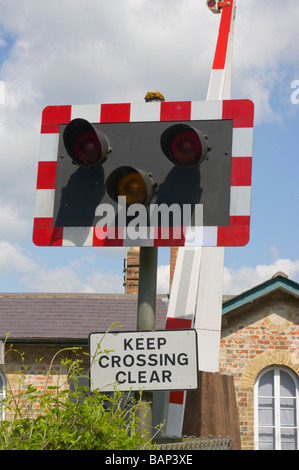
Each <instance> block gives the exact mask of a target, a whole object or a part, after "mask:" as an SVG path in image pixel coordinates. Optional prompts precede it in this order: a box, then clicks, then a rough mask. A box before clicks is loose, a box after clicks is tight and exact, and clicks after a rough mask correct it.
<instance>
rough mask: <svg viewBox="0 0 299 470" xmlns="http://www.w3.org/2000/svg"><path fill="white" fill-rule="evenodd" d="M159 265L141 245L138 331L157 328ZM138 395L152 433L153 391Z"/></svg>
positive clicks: (143, 427)
mask: <svg viewBox="0 0 299 470" xmlns="http://www.w3.org/2000/svg"><path fill="white" fill-rule="evenodd" d="M145 101H146V102H151V101H164V97H163V95H161V94H160V93H156V92H154V93H148V94H147V95H146V97H145ZM157 266H158V247H155V246H142V247H140V259H139V283H138V310H137V331H154V330H155V329H156V297H157ZM138 397H139V399H140V400H141V402H142V403H144V405H145V406H144V407H143V408H142V409H140V410H138V412H137V417H138V418H139V419H140V425H139V432H140V434H141V435H142V434H144V433H149V434H150V435H151V434H152V424H153V412H152V402H153V393H152V392H147V391H143V392H142V394H141V396H140V394H139V393H138ZM136 398H137V397H136Z"/></svg>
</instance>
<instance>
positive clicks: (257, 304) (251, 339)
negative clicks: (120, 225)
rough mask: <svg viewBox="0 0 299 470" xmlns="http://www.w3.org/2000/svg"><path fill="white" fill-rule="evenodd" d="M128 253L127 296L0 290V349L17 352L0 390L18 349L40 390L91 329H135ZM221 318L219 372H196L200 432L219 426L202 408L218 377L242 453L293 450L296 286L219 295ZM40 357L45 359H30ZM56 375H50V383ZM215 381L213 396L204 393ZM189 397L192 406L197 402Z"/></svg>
mask: <svg viewBox="0 0 299 470" xmlns="http://www.w3.org/2000/svg"><path fill="white" fill-rule="evenodd" d="M132 253H133V258H134V259H133V263H132V264H133V270H134V272H133V274H132V275H131V274H130V256H128V258H127V260H126V263H125V285H126V288H127V292H128V291H129V284H130V282H131V292H133V293H131V294H128V293H127V294H123V295H121V294H120V295H86V294H77V295H75V294H69V295H66V294H65V295H62V294H56V295H55V294H0V340H4V338H5V336H6V334H7V333H9V337H8V340H7V344H6V345H5V348H6V351H7V350H8V349H9V347H10V344H11V343H13V345H14V349H15V350H16V351H18V352H15V351H12V352H10V353H9V354H7V355H6V356H5V365H2V366H1V365H0V389H1V388H2V387H1V385H4V386H5V385H6V384H7V381H9V382H10V384H11V386H12V387H13V388H17V387H18V386H19V385H18V371H19V370H20V369H21V368H22V367H23V363H22V358H21V356H20V354H19V353H21V352H23V351H24V353H25V355H24V357H25V365H26V369H24V371H25V380H26V382H27V383H29V382H31V383H34V384H36V385H38V386H40V387H43V386H44V383H45V380H46V379H45V373H46V371H47V370H48V366H49V364H50V363H51V360H52V358H53V357H54V356H55V354H56V353H57V352H58V351H59V350H61V349H63V348H66V347H70V346H80V347H82V348H83V349H84V350H86V349H87V346H88V336H89V334H90V333H92V332H96V331H98V332H99V331H106V330H107V329H108V328H109V327H110V325H111V324H112V323H114V322H119V324H120V325H122V326H123V330H127V331H130V330H135V329H136V311H137V298H136V293H134V292H136V289H137V288H138V250H137V252H136V250H133V251H132ZM129 254H130V253H128V255H129ZM167 300H168V297H167V296H158V298H157V323H156V329H164V327H165V321H166V316H167ZM222 317H223V322H222V323H223V324H222V338H221V345H220V373H219V374H216V375H212V376H213V377H214V378H215V380H214V379H213V377H212V378H211V377H210V376H207V377H204V376H202V382H201V384H202V386H201V391H203V390H204V391H205V393H203V394H202V396H201V398H200V400H201V401H203V402H204V403H203V406H202V408H200V404H199V408H200V411H199V414H198V415H196V413H195V411H196V410H194V416H197V418H196V419H198V421H207V422H204V423H203V424H204V426H203V427H201V432H203V433H204V434H203V435H207V434H213V435H215V433H217V430H219V428H218V421H217V419H218V416H217V413H219V409H220V408H219V407H218V408H217V409H216V411H215V412H214V414H213V415H211V413H210V414H207V411H209V412H210V411H211V409H212V408H213V400H212V399H213V398H214V401H216V393H217V383H219V376H221V375H222V376H223V377H228V378H230V379H231V378H233V379H232V380H233V383H234V393H235V397H234V399H235V400H236V406H237V411H238V423H237V425H239V429H240V442H241V448H242V449H243V450H246V449H263V448H267V449H275V448H276V449H281V448H282V449H299V444H298V434H299V433H298V422H299V419H298V415H299V285H298V284H297V283H295V282H293V281H291V280H290V279H288V278H287V277H286V276H285V275H284V274H283V273H278V274H277V275H275V276H274V277H273V278H271V279H269V280H268V281H267V282H264V283H263V284H261V285H258V286H256V287H254V288H252V289H250V290H248V291H247V292H244V293H242V294H240V295H238V296H235V297H229V298H224V301H223V316H222ZM63 354H67V355H68V356H69V355H70V354H71V353H70V351H65V352H64V353H61V354H59V355H58V356H57V357H56V358H55V361H54V363H53V369H52V370H53V371H54V372H55V371H56V372H57V374H58V371H60V372H61V367H63V366H61V364H60V361H61V358H62V356H63ZM0 356H1V355H0ZM40 357H43V361H41V362H36V358H40ZM2 362H4V361H2ZM0 363H1V361H0ZM87 367H88V364H86V368H87ZM65 372H66V371H65V370H62V373H65ZM57 377H58V375H57V376H56V375H55V373H54V374H53V376H52V377H51V379H52V380H53V382H55V380H56V379H57ZM213 380H214V382H213ZM217 381H218V382H217ZM221 383H222V385H223V384H224V387H223V388H222V389H221V390H220V389H218V398H217V399H219V395H221V394H223V397H224V400H223V403H222V405H221V406H222V408H225V407H226V403H227V400H230V398H229V397H232V395H231V394H228V395H227V396H226V395H225V394H226V390H225V387H226V386H225V382H224V381H223V382H221ZM213 384H214V385H213ZM213 386H214V389H213V391H214V392H215V393H214V394H213V393H209V387H213ZM204 387H206V388H204ZM4 390H5V388H4ZM2 393H3V392H2ZM188 393H189V392H188ZM203 395H205V397H204V396H203ZM1 397H2V395H1V392H0V400H1ZM190 397H191V405H192V404H195V403H197V402H196V400H193V396H192V395H190ZM227 397H228V398H227ZM187 399H188V397H187ZM211 400H212V401H211ZM225 400H226V401H225ZM189 402H190V400H189ZM201 404H202V403H201ZM192 406H193V405H192ZM229 410H230V408H229V406H227V412H226V410H225V409H223V411H222V412H223V415H224V416H225V419H224V421H225V420H228V419H229V415H230V413H229ZM2 411H3V413H5V410H2ZM193 421H194V420H193ZM226 432H227V435H229V433H230V431H229V428H226V429H224V430H221V432H218V433H217V434H221V435H224V434H223V433H226ZM199 435H200V434H199Z"/></svg>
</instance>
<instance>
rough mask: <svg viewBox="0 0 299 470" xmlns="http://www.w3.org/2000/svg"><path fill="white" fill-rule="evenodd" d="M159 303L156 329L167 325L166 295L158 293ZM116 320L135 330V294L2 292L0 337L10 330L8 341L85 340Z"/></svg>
mask: <svg viewBox="0 0 299 470" xmlns="http://www.w3.org/2000/svg"><path fill="white" fill-rule="evenodd" d="M156 305H157V306H156V330H159V329H164V328H165V322H166V314H167V306H168V303H167V297H165V296H158V297H157V304H156ZM115 322H119V323H118V325H121V326H122V327H123V328H122V329H121V330H119V331H134V330H136V323H137V296H136V295H128V294H123V295H121V294H119V295H114V294H111V295H109V294H106V295H100V294H0V339H1V340H3V339H4V338H5V337H6V335H7V334H9V337H8V341H9V342H16V341H22V342H23V341H25V342H34V341H44V342H63V341H66V342H70V341H71V342H81V343H85V342H87V340H88V336H89V334H90V333H95V332H105V331H107V329H108V328H109V327H110V326H111V324H112V323H115ZM117 331H118V330H117Z"/></svg>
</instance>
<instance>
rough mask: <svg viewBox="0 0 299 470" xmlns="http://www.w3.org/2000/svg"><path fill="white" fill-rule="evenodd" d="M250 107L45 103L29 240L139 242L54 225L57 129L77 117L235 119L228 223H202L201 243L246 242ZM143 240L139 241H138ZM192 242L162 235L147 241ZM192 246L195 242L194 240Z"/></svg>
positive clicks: (240, 103)
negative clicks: (165, 237)
mask: <svg viewBox="0 0 299 470" xmlns="http://www.w3.org/2000/svg"><path fill="white" fill-rule="evenodd" d="M253 115H254V105H253V103H252V101H250V100H217V101H209V100H207V101H179V102H152V103H121V104H99V105H68V106H48V107H46V108H45V109H44V111H43V115H42V123H41V141H40V156H39V162H38V174H37V186H36V189H37V191H36V206H35V218H34V227H33V241H34V243H35V244H36V245H38V246H95V247H96V246H129V245H132V246H133V245H134V246H136V245H137V246H138V242H139V241H138V240H131V241H130V240H124V239H123V238H122V237H120V238H115V239H112V238H108V237H109V234H107V237H106V238H104V239H102V238H103V237H100V238H101V239H100V238H98V237H97V236H96V230H98V229H95V227H53V212H54V195H55V186H56V166H57V149H58V139H59V127H60V125H61V124H67V123H69V122H70V121H71V120H72V119H75V118H77V117H81V118H84V119H87V120H88V121H90V122H92V123H97V122H98V123H111V122H147V121H148V122H150V121H192V120H215V119H232V120H233V146H232V168H231V200H230V221H229V225H228V226H225V227H223V226H221V227H218V226H215V227H203V228H202V229H201V230H202V233H201V237H202V245H203V246H243V245H246V244H247V243H248V241H249V232H250V201H251V172H252V142H253ZM142 242H143V244H144V241H142V240H141V243H142ZM193 243H194V242H193ZM149 244H151V245H152V246H176V245H179V246H190V242H187V241H185V239H184V238H182V239H180V240H178V239H175V238H173V239H170V240H169V239H168V240H165V239H163V238H162V237H161V234H160V235H159V234H157V238H155V239H153V240H150V242H149V243H148V242H147V241H146V245H147V246H148V245H149ZM194 244H195V243H194Z"/></svg>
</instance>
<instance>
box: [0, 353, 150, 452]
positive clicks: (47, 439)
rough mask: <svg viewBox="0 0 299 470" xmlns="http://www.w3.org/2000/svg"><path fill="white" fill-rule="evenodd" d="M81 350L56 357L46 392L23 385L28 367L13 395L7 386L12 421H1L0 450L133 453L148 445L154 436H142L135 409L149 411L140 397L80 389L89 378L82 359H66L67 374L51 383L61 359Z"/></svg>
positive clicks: (63, 361) (45, 387)
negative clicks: (56, 361) (60, 357)
mask: <svg viewBox="0 0 299 470" xmlns="http://www.w3.org/2000/svg"><path fill="white" fill-rule="evenodd" d="M78 349H81V348H64V349H62V350H60V351H59V352H58V353H56V354H55V356H54V357H53V359H52V361H51V364H50V366H49V369H48V371H47V376H46V381H45V385H44V388H43V390H40V389H37V387H36V386H34V385H32V384H29V385H26V386H24V384H25V380H26V373H25V372H26V368H25V366H24V367H23V368H22V369H23V370H21V371H20V372H19V390H18V391H17V392H13V390H12V388H11V386H10V384H9V383H8V391H9V393H8V394H7V395H8V396H7V398H6V399H5V400H4V406H5V407H6V409H7V410H9V411H10V415H11V416H12V419H10V420H4V421H2V422H1V423H0V450H59V449H60V450H107V449H109V450H111V449H113V450H129V449H140V448H145V447H146V446H148V445H149V443H150V441H151V436H150V435H148V434H143V435H142V434H141V433H140V428H141V427H140V421H139V418H138V417H137V410H140V409H142V410H143V412H142V413H143V414H146V412H147V409H146V408H145V404H144V402H142V397H141V398H138V399H136V398H135V397H134V396H132V395H130V394H129V395H127V394H124V393H121V392H120V391H117V390H115V393H114V394H104V393H102V392H101V391H100V390H96V391H94V390H93V391H92V392H90V389H89V387H87V386H83V385H81V383H82V377H85V379H87V378H88V377H87V376H86V375H85V376H84V375H83V376H82V372H83V368H82V359H79V358H76V359H75V360H69V359H64V360H62V361H61V364H62V365H64V366H67V368H68V376H67V378H66V379H65V377H63V376H58V380H57V381H56V383H55V384H54V385H51V383H52V377H53V371H52V368H53V364H54V361H55V359H56V357H57V355H58V354H60V353H61V352H65V351H67V350H71V351H73V352H76V353H77V352H78V351H77V350H78ZM12 350H13V349H12V347H11V348H10V349H9V351H12ZM84 354H85V353H84ZM22 360H23V361H24V357H23V356H22ZM139 414H140V413H139Z"/></svg>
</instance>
